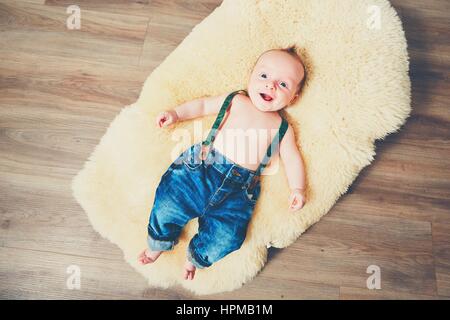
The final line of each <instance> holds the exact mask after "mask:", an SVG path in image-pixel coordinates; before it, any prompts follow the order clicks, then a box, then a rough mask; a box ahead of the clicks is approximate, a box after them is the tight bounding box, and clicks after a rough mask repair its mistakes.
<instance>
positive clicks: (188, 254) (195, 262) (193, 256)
mask: <svg viewBox="0 0 450 320" xmlns="http://www.w3.org/2000/svg"><path fill="white" fill-rule="evenodd" d="M191 250H192V249H191V243H190V244H189V246H188V248H187V250H186V257H187V259H188V260H189V261H190V262H191V263H192V264H193V265H194V266H195V267H196V268H198V269H203V268H208V267H209V266H210V265H205V262H203V261H200V260H199V259H198V258H196V254H195V253H192V251H191Z"/></svg>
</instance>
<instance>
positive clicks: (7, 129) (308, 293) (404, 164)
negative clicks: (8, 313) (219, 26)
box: [0, 0, 450, 299]
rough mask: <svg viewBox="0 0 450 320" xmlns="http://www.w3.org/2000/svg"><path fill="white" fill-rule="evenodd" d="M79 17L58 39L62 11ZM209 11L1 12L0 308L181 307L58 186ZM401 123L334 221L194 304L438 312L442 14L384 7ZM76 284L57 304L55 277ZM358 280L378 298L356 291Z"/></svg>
mask: <svg viewBox="0 0 450 320" xmlns="http://www.w3.org/2000/svg"><path fill="white" fill-rule="evenodd" d="M74 2H75V3H77V4H78V5H79V6H80V7H81V9H82V19H81V22H82V25H81V30H72V31H70V30H67V29H66V26H65V21H66V18H67V17H68V14H67V13H66V7H67V6H69V5H71V4H73V3H74ZM220 2H221V0H172V1H164V0H147V1H146V0H140V1H138V0H136V1H118V0H114V1H106V0H104V1H99V0H95V1H91V0H89V1H88V0H77V1H72V0H48V1H45V0H28V1H17V0H11V1H9V0H6V1H5V0H0V226H1V227H0V298H2V299H17V298H18V299H58V298H64V299H91V298H92V299H124V298H125V299H166V298H167V299H191V298H195V297H194V296H193V295H192V294H191V293H189V292H187V291H186V290H184V289H183V288H181V287H177V288H171V289H169V290H161V289H153V288H148V287H147V285H146V281H145V279H144V278H143V277H142V276H141V275H139V274H138V273H136V272H135V271H134V270H133V269H132V268H131V267H130V266H129V265H128V264H127V263H126V262H125V261H124V260H123V258H122V253H121V251H120V249H119V248H118V247H117V246H115V245H113V244H111V243H110V242H109V241H107V240H105V239H103V238H101V237H100V236H99V234H97V233H96V232H95V231H94V230H93V229H92V227H91V225H90V224H89V221H88V219H87V216H86V214H85V213H84V212H83V210H82V209H81V207H80V206H79V205H78V204H77V203H76V201H75V200H74V198H73V197H72V195H71V190H70V182H71V179H72V178H73V176H74V175H75V174H76V173H77V172H78V171H79V170H80V169H81V168H82V165H83V163H84V161H86V159H87V158H88V156H89V155H90V153H91V152H92V151H93V149H94V147H95V145H97V143H98V142H99V140H100V138H101V137H102V136H103V134H104V133H105V130H106V129H107V127H108V126H109V124H110V122H111V121H112V120H113V118H114V117H115V116H116V115H117V113H118V112H119V111H120V110H121V108H122V107H123V106H125V105H127V104H130V103H133V102H135V101H136V100H137V98H138V95H139V92H140V90H141V88H142V85H143V82H144V80H145V79H146V77H147V76H148V75H149V74H150V73H151V71H152V70H153V69H154V68H155V67H156V66H157V65H158V64H159V63H161V62H162V61H163V59H164V58H165V57H166V56H167V55H168V54H169V53H170V52H171V51H172V50H173V49H174V48H175V47H176V46H177V45H178V44H179V43H180V42H181V40H182V39H184V37H186V35H188V33H189V32H190V30H191V29H192V28H193V26H195V25H196V24H197V23H199V22H200V21H201V20H202V19H203V18H204V17H206V16H207V15H208V14H209V13H211V12H212V11H213V10H214V8H215V7H217V6H218V5H219V4H220ZM393 5H394V6H395V7H396V8H397V10H398V11H399V14H400V15H401V17H402V20H403V23H404V28H405V31H406V36H407V38H408V42H409V52H410V57H411V77H412V82H413V83H412V84H413V113H412V116H411V117H410V118H409V119H408V122H407V123H406V125H405V126H404V127H403V128H402V130H401V132H399V133H398V134H394V135H391V136H389V137H388V138H386V140H385V141H383V142H379V143H377V156H376V160H375V161H374V162H373V163H372V165H371V166H369V167H367V168H365V169H364V170H363V171H362V173H361V174H360V176H359V177H358V178H357V180H356V181H355V182H354V184H353V185H352V188H351V190H350V191H349V192H348V194H346V195H345V196H343V197H342V198H341V199H340V200H339V201H338V203H337V204H336V205H335V206H334V207H333V209H332V210H331V211H330V212H329V213H328V214H327V215H326V216H325V217H324V218H323V219H322V220H321V221H320V222H319V223H317V224H316V225H314V226H313V227H312V228H310V229H309V230H308V231H307V232H306V233H305V234H303V235H302V236H301V237H300V238H299V239H298V240H297V241H296V242H295V243H294V244H293V245H291V246H289V247H288V248H286V249H282V250H279V249H273V248H272V249H270V253H269V255H270V259H269V262H268V263H267V265H266V266H265V267H264V269H263V270H262V271H261V273H260V274H259V275H258V276H257V277H256V278H255V279H254V280H253V281H251V282H249V283H247V284H246V285H244V286H243V287H242V288H241V289H239V290H236V291H234V292H231V293H226V294H218V295H212V296H205V297H204V298H207V299H217V298H224V299H313V298H318V299H358V298H362V299H379V298H382V299H385V298H388V299H391V298H394V299H398V298H406V299H436V298H437V299H448V298H450V169H449V168H450V141H449V138H450V112H449V98H450V85H449V71H450V43H449V36H450V26H449V21H450V2H448V0H430V1H422V0H395V1H393ZM70 265H78V266H80V268H81V290H68V289H67V287H66V280H67V277H68V276H69V275H68V274H67V273H66V270H67V267H68V266H70ZM369 265H378V266H379V267H380V268H381V290H369V289H367V287H366V280H367V278H368V277H369V274H367V273H366V269H367V267H368V266H369Z"/></svg>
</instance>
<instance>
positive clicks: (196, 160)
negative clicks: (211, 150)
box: [183, 144, 202, 170]
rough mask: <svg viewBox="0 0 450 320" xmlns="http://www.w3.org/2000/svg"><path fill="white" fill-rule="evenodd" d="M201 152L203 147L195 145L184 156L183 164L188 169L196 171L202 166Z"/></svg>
mask: <svg viewBox="0 0 450 320" xmlns="http://www.w3.org/2000/svg"><path fill="white" fill-rule="evenodd" d="M200 151H201V146H200V145H199V144H194V145H192V146H191V147H190V148H189V149H188V150H186V152H185V153H184V154H183V164H184V165H185V166H186V167H187V168H188V169H190V170H196V169H198V168H199V167H200V166H201V165H202V159H201V157H200Z"/></svg>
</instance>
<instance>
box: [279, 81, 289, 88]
mask: <svg viewBox="0 0 450 320" xmlns="http://www.w3.org/2000/svg"><path fill="white" fill-rule="evenodd" d="M280 86H282V87H285V88H287V87H288V85H287V83H286V82H280Z"/></svg>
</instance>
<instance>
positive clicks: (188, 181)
mask: <svg viewBox="0 0 450 320" xmlns="http://www.w3.org/2000/svg"><path fill="white" fill-rule="evenodd" d="M238 93H244V94H246V95H248V94H247V92H246V91H245V90H239V91H235V92H232V93H231V94H229V95H228V97H227V98H226V99H225V101H224V103H223V105H222V107H221V109H220V111H219V114H218V115H217V118H216V120H215V122H214V124H213V127H212V129H211V131H210V132H209V135H208V138H207V139H206V140H205V141H202V142H199V143H195V144H193V145H192V146H190V147H189V148H188V149H186V150H185V151H183V152H182V153H181V155H180V156H179V157H178V158H177V159H176V160H175V161H174V162H173V163H172V164H171V165H170V167H169V168H168V169H167V171H166V172H165V173H164V174H163V175H162V177H161V181H160V182H159V185H158V187H157V189H156V193H155V200H154V203H153V208H152V210H151V213H150V218H149V224H148V237H147V242H148V246H149V248H150V249H151V250H152V251H167V250H172V249H173V247H174V245H176V244H177V243H178V237H179V235H180V233H181V230H182V228H183V227H184V226H185V225H186V223H187V222H188V221H189V220H191V219H193V218H197V217H198V224H199V227H198V233H197V234H196V235H195V236H193V237H192V239H191V240H190V243H189V246H188V250H187V253H186V255H187V258H188V260H189V261H190V262H191V263H192V264H193V265H195V266H196V267H197V268H205V267H209V266H211V265H212V264H213V263H214V262H216V261H218V260H220V259H221V258H223V257H224V256H226V255H227V254H229V253H231V252H232V251H235V250H237V249H239V248H240V247H241V245H242V243H243V242H244V240H245V237H246V233H247V226H248V224H249V222H250V219H251V217H252V213H253V209H254V207H255V204H256V201H257V200H258V197H259V193H260V190H261V185H260V176H261V172H262V170H263V169H264V167H265V166H266V165H267V163H268V162H269V159H270V156H271V154H272V150H276V149H275V148H278V145H279V143H280V141H281V139H282V138H283V136H284V134H285V132H286V130H287V128H288V123H287V121H286V120H285V119H284V118H283V117H282V122H281V125H280V127H279V130H278V132H277V134H276V135H275V137H274V139H273V141H272V143H271V145H270V146H269V147H268V149H267V152H266V154H265V155H264V159H263V160H262V162H261V163H260V165H259V167H258V169H257V170H256V171H254V170H250V169H247V168H244V167H242V166H240V165H239V164H237V163H235V162H233V161H232V160H230V159H228V158H226V157H225V156H224V155H223V154H221V153H220V152H219V151H218V150H217V149H215V148H214V147H213V145H212V143H213V142H214V139H215V137H216V133H217V130H218V128H219V126H220V124H221V122H222V119H223V117H224V115H225V113H226V111H227V110H228V108H229V106H230V105H231V101H232V99H233V97H234V96H235V95H236V94H238ZM208 145H210V147H209V151H206V146H208Z"/></svg>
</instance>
